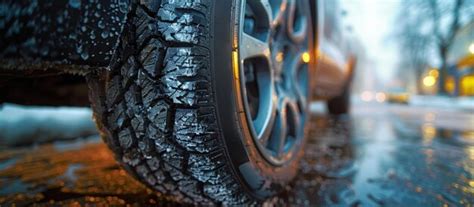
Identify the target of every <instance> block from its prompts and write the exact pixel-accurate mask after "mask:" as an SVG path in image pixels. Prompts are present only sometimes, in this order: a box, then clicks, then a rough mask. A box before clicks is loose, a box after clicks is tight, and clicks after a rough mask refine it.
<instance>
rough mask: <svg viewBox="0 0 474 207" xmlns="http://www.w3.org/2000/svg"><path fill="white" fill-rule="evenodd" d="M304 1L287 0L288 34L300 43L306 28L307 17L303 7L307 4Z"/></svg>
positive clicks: (305, 33)
mask: <svg viewBox="0 0 474 207" xmlns="http://www.w3.org/2000/svg"><path fill="white" fill-rule="evenodd" d="M305 2H306V1H299V0H289V1H288V7H289V8H288V9H289V11H288V19H287V21H288V24H287V31H288V36H289V37H290V38H291V39H292V40H293V41H294V42H295V43H300V42H302V41H303V40H304V39H305V36H306V35H307V30H308V18H307V15H308V14H306V13H305V12H303V11H304V8H305V7H307V6H308V5H306V4H305Z"/></svg>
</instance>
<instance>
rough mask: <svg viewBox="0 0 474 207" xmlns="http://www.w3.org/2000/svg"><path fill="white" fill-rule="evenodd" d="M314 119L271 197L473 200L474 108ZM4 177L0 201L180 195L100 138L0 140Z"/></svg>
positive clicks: (294, 202) (397, 109)
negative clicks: (289, 178)
mask: <svg viewBox="0 0 474 207" xmlns="http://www.w3.org/2000/svg"><path fill="white" fill-rule="evenodd" d="M446 120H449V122H446ZM311 125H312V126H311V131H310V133H309V139H308V143H307V146H306V148H305V157H304V159H303V160H302V161H301V172H300V173H299V175H298V176H297V178H296V180H295V181H294V182H293V183H292V184H291V185H290V186H288V188H287V189H286V190H285V192H283V193H282V194H280V195H278V196H276V197H275V198H272V199H270V200H269V201H268V202H267V204H270V205H278V206H304V205H307V206H382V205H383V206H442V205H444V204H447V205H449V206H472V205H473V204H474V199H473V198H474V129H473V128H474V114H473V112H466V111H442V110H429V109H416V108H411V107H408V106H385V105H375V106H359V107H357V108H355V109H354V113H353V114H352V115H351V116H341V117H330V116H328V115H325V114H322V113H316V114H315V116H314V117H313V118H312V122H311ZM0 186H2V188H1V189H0V205H4V204H5V205H8V204H12V203H16V204H18V205H29V204H32V203H34V202H39V203H42V204H44V205H49V204H57V205H65V204H99V205H100V204H102V205H122V204H138V205H152V204H157V203H158V204H161V205H165V204H169V205H173V204H176V203H173V202H175V201H173V200H172V199H171V198H167V197H166V196H163V195H160V194H157V193H154V192H152V191H151V190H148V189H146V188H145V187H143V186H142V185H140V184H139V183H137V182H136V181H135V180H134V179H133V178H131V177H130V176H129V175H128V174H126V173H125V171H123V170H122V169H120V168H119V167H118V165H117V164H116V163H115V162H114V160H113V158H112V156H111V154H110V152H109V151H108V150H107V149H106V147H105V145H104V144H102V143H101V142H99V140H98V138H91V139H86V140H82V141H74V142H72V143H68V142H58V143H55V144H52V145H41V146H37V147H35V148H33V149H31V148H16V149H7V150H3V151H1V152H0Z"/></svg>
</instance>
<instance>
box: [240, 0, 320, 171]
mask: <svg viewBox="0 0 474 207" xmlns="http://www.w3.org/2000/svg"><path fill="white" fill-rule="evenodd" d="M309 34H310V15H309V5H308V4H307V2H306V1H301V0H246V1H245V0H244V1H243V2H242V5H241V17H240V28H239V53H238V54H239V60H240V61H239V71H240V73H239V78H240V80H241V86H242V90H241V91H242V96H243V102H244V109H245V113H246V118H247V123H248V125H249V128H250V131H251V134H252V137H253V140H254V142H255V144H256V146H257V149H258V150H259V151H260V153H261V154H262V155H263V157H265V158H266V159H267V160H268V161H269V162H270V163H271V164H274V165H282V164H284V163H286V162H288V161H289V160H291V159H292V158H293V157H295V155H296V154H297V152H298V150H299V148H300V147H301V142H302V141H303V137H304V125H305V122H306V108H307V97H308V75H309V74H308V65H307V64H308V62H309V59H308V58H309V56H308V55H309V53H308V50H309V45H310V40H309V38H311V35H309ZM304 56H307V57H304Z"/></svg>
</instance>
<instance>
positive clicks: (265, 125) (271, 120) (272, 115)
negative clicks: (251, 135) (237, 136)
mask: <svg viewBox="0 0 474 207" xmlns="http://www.w3.org/2000/svg"><path fill="white" fill-rule="evenodd" d="M276 98H277V97H276V96H273V98H272V103H271V105H270V108H269V109H268V111H267V112H266V115H262V116H261V118H260V117H257V119H256V120H255V121H254V123H260V122H262V124H261V126H260V128H258V129H260V131H257V133H258V134H257V136H258V139H259V140H260V142H261V143H262V144H263V145H265V144H266V143H267V142H268V139H269V137H270V135H271V132H272V130H273V129H274V128H275V127H278V126H277V124H276V122H277V121H276V120H275V119H276V118H277V106H276ZM262 114H263V113H262ZM259 119H262V120H259Z"/></svg>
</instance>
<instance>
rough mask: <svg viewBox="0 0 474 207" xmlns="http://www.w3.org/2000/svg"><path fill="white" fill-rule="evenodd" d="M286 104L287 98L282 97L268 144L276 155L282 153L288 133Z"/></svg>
mask: <svg viewBox="0 0 474 207" xmlns="http://www.w3.org/2000/svg"><path fill="white" fill-rule="evenodd" d="M286 104H287V99H285V98H282V99H280V100H279V103H278V107H277V112H276V117H275V124H274V127H273V129H272V132H271V134H270V137H269V140H268V143H266V144H267V146H268V148H269V149H270V150H271V151H272V152H273V153H274V155H275V156H276V157H279V156H280V155H281V152H282V149H283V146H284V144H285V139H286V135H287V128H288V127H287V121H286Z"/></svg>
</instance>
